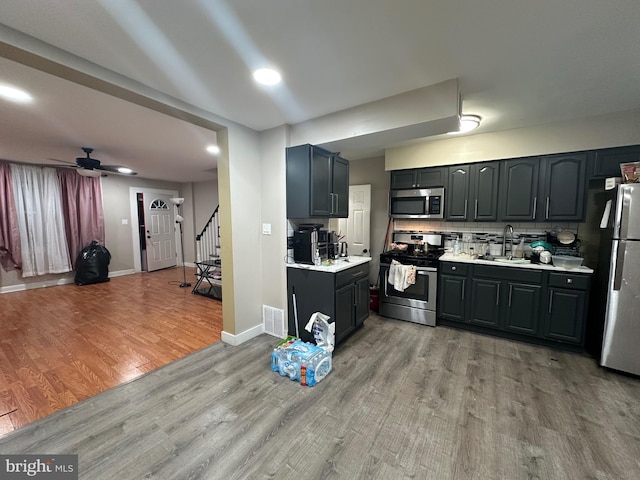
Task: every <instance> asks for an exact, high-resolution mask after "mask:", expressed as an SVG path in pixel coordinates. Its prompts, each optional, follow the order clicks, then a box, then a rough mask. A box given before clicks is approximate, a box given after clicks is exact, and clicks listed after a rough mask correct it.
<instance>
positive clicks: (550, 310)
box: [544, 273, 589, 343]
mask: <svg viewBox="0 0 640 480" xmlns="http://www.w3.org/2000/svg"><path fill="white" fill-rule="evenodd" d="M588 289H589V278H584V276H581V275H571V274H556V273H552V274H550V275H549V290H548V293H547V312H546V321H545V325H544V335H545V337H547V338H550V339H553V340H558V341H561V342H569V343H582V342H583V339H584V322H583V321H581V319H582V318H584V317H586V315H587V300H588Z"/></svg>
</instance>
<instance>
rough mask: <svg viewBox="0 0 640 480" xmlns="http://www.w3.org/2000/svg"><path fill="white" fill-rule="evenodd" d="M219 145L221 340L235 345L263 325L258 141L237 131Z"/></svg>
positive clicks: (244, 131) (231, 130)
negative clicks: (220, 151)
mask: <svg viewBox="0 0 640 480" xmlns="http://www.w3.org/2000/svg"><path fill="white" fill-rule="evenodd" d="M219 140H220V142H219V144H220V147H221V148H222V150H223V152H222V153H221V155H220V157H219V159H218V179H219V181H218V187H219V189H220V190H219V201H220V208H221V242H222V308H223V320H224V325H223V335H222V338H223V340H224V341H225V342H227V343H231V344H237V343H241V342H242V341H244V340H245V339H246V338H247V337H249V338H250V337H251V336H253V335H254V334H255V333H257V332H258V331H259V330H260V329H261V325H262V276H261V272H262V257H261V254H260V250H261V249H260V241H261V239H260V220H261V218H260V203H261V201H262V193H261V189H260V183H261V181H260V175H261V165H260V159H261V155H260V140H259V135H258V134H257V133H256V132H254V131H253V130H250V129H248V128H244V127H240V126H237V125H231V126H230V127H229V128H228V130H226V131H225V132H220V134H219Z"/></svg>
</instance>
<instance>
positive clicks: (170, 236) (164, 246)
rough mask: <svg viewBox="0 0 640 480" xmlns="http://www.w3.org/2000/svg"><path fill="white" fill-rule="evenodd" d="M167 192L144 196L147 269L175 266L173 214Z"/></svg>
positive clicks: (151, 270)
mask: <svg viewBox="0 0 640 480" xmlns="http://www.w3.org/2000/svg"><path fill="white" fill-rule="evenodd" d="M169 198H171V196H170V195H168V194H155V195H145V196H144V212H145V213H144V222H145V233H146V241H147V271H149V272H153V271H154V270H160V269H161V268H167V267H175V266H176V243H175V230H174V229H175V225H176V224H175V216H174V211H173V204H172V203H171V202H170V201H169Z"/></svg>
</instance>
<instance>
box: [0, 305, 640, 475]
mask: <svg viewBox="0 0 640 480" xmlns="http://www.w3.org/2000/svg"><path fill="white" fill-rule="evenodd" d="M275 343H276V339H275V338H273V337H269V336H267V335H261V336H259V337H257V338H254V339H252V340H250V341H249V342H246V343H244V344H242V345H240V346H237V347H231V346H229V345H226V344H223V343H222V342H218V343H216V344H214V345H212V346H209V347H206V348H204V349H202V350H199V351H198V352H196V353H193V354H191V355H188V356H186V357H184V358H182V359H180V360H178V361H176V362H173V363H171V364H169V365H167V366H165V367H162V368H160V369H157V370H155V371H153V372H151V373H149V374H147V375H144V376H143V377H141V378H139V379H137V380H135V381H132V382H128V383H126V384H124V385H121V386H119V387H116V388H113V389H110V390H108V391H107V392H104V393H102V394H100V395H97V396H95V397H92V398H90V399H88V400H85V401H83V402H81V403H78V404H76V405H74V406H72V407H69V408H67V409H65V410H63V411H61V412H57V413H54V414H53V415H50V416H48V417H46V418H44V419H41V420H38V421H37V422H35V423H33V424H31V425H28V426H26V427H24V428H22V429H20V430H18V431H15V432H13V433H10V434H7V435H5V436H4V437H0V452H2V453H5V454H8V453H21V454H28V453H34V454H36V453H39V454H43V453H48V454H63V453H73V454H77V455H78V458H79V472H80V478H81V479H83V480H92V479H100V480H103V479H107V478H109V479H111V478H117V479H121V480H129V479H131V480H133V479H136V480H138V479H142V478H148V479H161V480H170V479H195V478H199V479H225V480H226V479H258V478H264V479H266V478H269V479H296V480H300V479H305V480H306V479H333V478H339V479H356V478H362V479H384V480H388V479H394V480H395V479H409V478H414V479H435V480H442V479H480V480H490V479H496V480H502V479H508V480H518V479H545V480H546V479H550V480H555V479H558V480H567V479H569V480H571V479H576V480H578V479H579V480H584V479H601V480H602V479H611V480H613V479H616V480H624V479H629V480H631V479H634V480H635V479H637V478H640V403H639V402H638V399H639V398H640V380H638V379H637V378H630V377H626V376H623V375H620V374H617V373H614V372H611V371H608V370H605V369H602V368H600V367H598V366H597V364H596V362H595V361H593V359H591V358H589V357H587V356H583V355H578V354H574V353H567V352H559V351H554V350H550V349H547V348H544V347H538V346H533V345H526V344H522V343H517V342H512V341H509V340H505V339H500V338H493V337H486V336H483V335H479V334H475V333H472V332H465V331H458V330H454V329H450V328H447V327H436V328H429V327H424V326H421V325H415V324H412V323H407V322H400V321H394V320H388V319H382V318H380V317H377V316H375V315H374V316H371V317H370V318H369V319H368V320H367V321H366V322H365V326H364V328H362V329H360V330H358V331H357V332H355V334H354V335H352V336H351V337H350V338H349V339H347V341H346V343H344V344H341V345H340V346H339V347H338V348H337V349H336V350H335V352H334V356H333V360H334V368H333V371H332V372H331V373H330V374H329V375H328V376H327V378H326V379H325V380H323V381H322V382H320V383H318V385H316V386H315V387H312V388H310V387H302V386H300V385H299V384H296V383H295V382H292V381H290V380H289V379H287V378H284V377H280V376H279V375H277V374H276V373H273V372H271V370H270V368H269V359H270V353H271V350H272V348H273V345H274V344H275Z"/></svg>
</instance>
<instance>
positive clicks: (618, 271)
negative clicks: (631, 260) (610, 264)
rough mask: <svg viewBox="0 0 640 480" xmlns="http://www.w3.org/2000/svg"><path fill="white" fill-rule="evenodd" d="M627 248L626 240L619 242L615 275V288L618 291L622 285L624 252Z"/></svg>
mask: <svg viewBox="0 0 640 480" xmlns="http://www.w3.org/2000/svg"><path fill="white" fill-rule="evenodd" d="M626 248H627V244H626V242H619V243H618V255H617V257H618V258H617V259H616V271H615V274H614V277H613V289H614V290H617V291H619V290H620V287H622V269H623V268H624V253H625V250H626Z"/></svg>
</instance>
